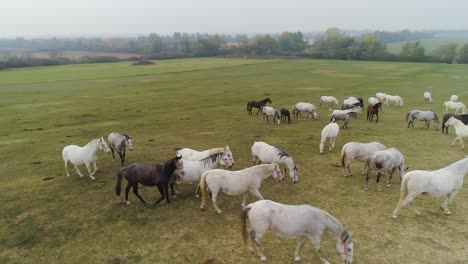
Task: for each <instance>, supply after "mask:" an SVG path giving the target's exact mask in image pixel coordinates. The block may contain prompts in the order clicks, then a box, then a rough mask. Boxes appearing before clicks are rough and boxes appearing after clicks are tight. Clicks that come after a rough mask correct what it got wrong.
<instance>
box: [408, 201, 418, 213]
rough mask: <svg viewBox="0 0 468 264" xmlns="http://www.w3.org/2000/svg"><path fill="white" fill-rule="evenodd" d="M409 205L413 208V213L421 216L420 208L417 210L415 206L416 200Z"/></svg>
mask: <svg viewBox="0 0 468 264" xmlns="http://www.w3.org/2000/svg"><path fill="white" fill-rule="evenodd" d="M408 204H409V205H410V208H411V210H412V211H413V213H414V214H415V215H421V212H419V210H418V208H416V206H414V200H413V201H411V202H408Z"/></svg>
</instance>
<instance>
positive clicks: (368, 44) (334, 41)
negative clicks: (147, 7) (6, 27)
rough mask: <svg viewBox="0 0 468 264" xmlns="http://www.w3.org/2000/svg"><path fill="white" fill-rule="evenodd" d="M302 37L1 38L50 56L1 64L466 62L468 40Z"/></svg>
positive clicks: (334, 34) (337, 33)
mask: <svg viewBox="0 0 468 264" xmlns="http://www.w3.org/2000/svg"><path fill="white" fill-rule="evenodd" d="M306 36H307V40H306V37H304V34H303V33H301V32H283V33H281V34H266V35H257V36H248V35H245V34H238V35H218V34H199V33H196V34H187V33H174V34H173V35H165V36H164V35H158V34H154V33H153V34H149V35H147V36H140V37H138V38H49V39H24V38H16V39H0V49H2V48H3V49H8V48H11V47H14V48H15V49H19V50H35V51H47V52H48V53H49V57H50V58H48V59H47V58H46V59H45V58H41V59H39V58H34V57H33V56H31V55H30V53H29V55H27V54H28V53H27V52H26V55H23V56H9V57H8V58H7V59H6V60H3V61H0V69H1V68H14V67H28V66H39V65H59V64H69V63H92V62H113V61H119V60H121V59H118V58H116V57H112V56H87V57H84V58H81V59H78V60H76V59H69V58H64V57H63V56H61V51H64V50H73V51H89V52H124V53H135V54H138V55H136V56H135V57H132V58H129V60H140V59H170V58H185V57H211V56H233V57H236V56H242V57H245V56H253V57H272V56H287V57H288V56H294V57H303V58H315V59H337V60H376V61H410V62H442V63H468V44H465V45H462V46H461V47H458V44H456V43H448V44H445V45H442V46H440V47H438V48H437V49H436V50H435V51H434V52H432V53H431V54H427V53H426V50H425V48H424V47H423V45H422V44H421V42H420V41H413V42H411V40H416V39H421V38H432V37H434V34H433V33H430V32H411V31H408V30H403V31H400V32H383V31H375V32H369V33H367V34H361V35H358V36H350V35H348V34H346V33H345V32H343V31H341V30H339V29H337V28H330V29H328V30H326V31H325V32H324V33H323V34H320V35H310V34H307V35H306ZM407 40H409V41H410V42H407V43H406V44H404V45H403V46H402V48H401V52H400V53H398V54H392V53H390V52H388V49H387V43H391V42H395V41H399V42H401V41H407Z"/></svg>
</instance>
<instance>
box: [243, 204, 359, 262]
mask: <svg viewBox="0 0 468 264" xmlns="http://www.w3.org/2000/svg"><path fill="white" fill-rule="evenodd" d="M247 219H248V220H249V222H250V225H251V226H252V228H251V229H250V238H251V239H252V242H253V244H254V246H255V248H256V249H257V253H258V255H259V256H260V260H262V261H265V260H266V257H265V255H263V252H262V251H263V249H262V238H263V235H264V234H265V233H266V231H267V230H271V231H273V233H275V234H277V235H279V236H281V237H284V238H287V239H294V238H299V240H298V243H297V246H296V250H295V252H294V260H295V261H300V260H301V256H300V251H301V248H302V246H303V245H304V242H305V241H306V239H309V240H310V241H311V242H312V245H313V246H314V248H315V250H316V251H317V253H318V254H319V256H320V260H321V261H322V263H325V264H328V261H327V259H326V258H325V257H324V255H323V253H322V250H321V249H320V238H321V236H322V234H323V233H324V232H325V231H329V232H330V233H331V234H333V235H334V236H335V237H336V238H337V241H336V248H337V249H338V252H339V253H340V254H341V257H342V258H343V262H344V263H346V264H350V263H352V261H353V253H354V251H353V240H352V238H351V234H350V233H349V232H348V231H347V230H346V229H345V228H344V226H343V224H341V223H340V222H339V221H338V220H337V219H336V218H335V217H333V216H332V215H330V214H329V213H327V212H325V211H323V210H321V209H319V208H316V207H312V206H310V205H306V204H303V205H286V204H281V203H277V202H273V201H270V200H261V201H257V202H255V203H251V204H249V205H247V206H246V207H244V209H243V210H242V214H241V226H242V229H241V232H242V238H243V239H244V244H245V245H246V246H247V237H248V232H247Z"/></svg>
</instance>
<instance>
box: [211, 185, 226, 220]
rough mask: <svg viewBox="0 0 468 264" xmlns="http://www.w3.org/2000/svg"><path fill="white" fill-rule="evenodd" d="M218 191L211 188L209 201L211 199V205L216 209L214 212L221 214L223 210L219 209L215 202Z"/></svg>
mask: <svg viewBox="0 0 468 264" xmlns="http://www.w3.org/2000/svg"><path fill="white" fill-rule="evenodd" d="M218 193H219V190H218V191H213V190H211V195H212V196H211V201H213V206H214V208H215V210H216V213H218V214H222V213H223V211H221V210H220V209H219V207H218V204H217V203H216V200H217V199H218Z"/></svg>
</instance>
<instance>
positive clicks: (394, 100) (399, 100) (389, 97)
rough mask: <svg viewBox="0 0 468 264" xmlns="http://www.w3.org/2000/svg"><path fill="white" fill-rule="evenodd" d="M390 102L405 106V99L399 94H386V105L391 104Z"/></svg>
mask: <svg viewBox="0 0 468 264" xmlns="http://www.w3.org/2000/svg"><path fill="white" fill-rule="evenodd" d="M390 103H393V104H396V105H398V106H401V107H403V106H404V102H403V99H402V98H401V97H400V96H398V95H389V94H387V95H385V105H387V106H390V105H391V104H390Z"/></svg>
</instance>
